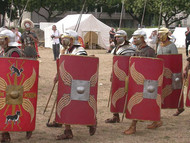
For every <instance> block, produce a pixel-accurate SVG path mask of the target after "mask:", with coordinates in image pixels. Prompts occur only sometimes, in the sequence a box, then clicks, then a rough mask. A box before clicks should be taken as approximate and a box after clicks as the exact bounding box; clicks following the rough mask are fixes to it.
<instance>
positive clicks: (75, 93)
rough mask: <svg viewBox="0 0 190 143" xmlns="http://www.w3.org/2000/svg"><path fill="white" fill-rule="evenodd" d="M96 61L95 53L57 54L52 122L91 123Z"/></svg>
mask: <svg viewBox="0 0 190 143" xmlns="http://www.w3.org/2000/svg"><path fill="white" fill-rule="evenodd" d="M98 65H99V59H98V58H97V57H87V56H74V55H62V56H61V57H60V60H59V76H58V77H59V81H58V97H57V107H56V119H55V120H56V122H58V123H63V124H80V125H94V124H95V122H96V112H97V84H98Z"/></svg>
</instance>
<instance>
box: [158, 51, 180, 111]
mask: <svg viewBox="0 0 190 143" xmlns="http://www.w3.org/2000/svg"><path fill="white" fill-rule="evenodd" d="M157 57H158V58H160V59H163V60H164V78H163V87H162V88H163V89H162V108H163V109H166V108H172V109H175V108H178V103H179V99H180V94H181V89H182V54H172V55H158V56H157ZM183 106H184V101H183V95H182V97H181V102H180V108H183Z"/></svg>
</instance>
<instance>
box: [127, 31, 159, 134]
mask: <svg viewBox="0 0 190 143" xmlns="http://www.w3.org/2000/svg"><path fill="white" fill-rule="evenodd" d="M145 39H146V33H145V32H144V31H143V30H141V29H138V30H136V31H135V32H134V33H133V43H134V45H136V46H137V50H136V54H135V55H136V56H140V57H155V56H156V55H155V50H154V49H152V48H151V47H149V46H148V45H147V44H146V42H145ZM139 78H141V77H139ZM129 84H130V83H129ZM128 90H130V89H128ZM131 119H133V118H131ZM137 122H138V120H134V119H133V121H132V123H131V126H130V128H129V129H128V130H126V131H124V134H126V135H130V134H134V133H135V132H136V124H137Z"/></svg>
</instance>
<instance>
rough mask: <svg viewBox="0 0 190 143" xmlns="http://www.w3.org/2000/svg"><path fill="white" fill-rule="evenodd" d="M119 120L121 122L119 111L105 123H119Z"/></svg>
mask: <svg viewBox="0 0 190 143" xmlns="http://www.w3.org/2000/svg"><path fill="white" fill-rule="evenodd" d="M119 122H120V119H119V114H118V113H116V114H113V117H112V118H109V119H106V120H105V123H119Z"/></svg>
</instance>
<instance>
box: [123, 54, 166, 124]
mask: <svg viewBox="0 0 190 143" xmlns="http://www.w3.org/2000/svg"><path fill="white" fill-rule="evenodd" d="M129 65H130V69H129V70H130V73H129V85H128V95H127V110H126V118H129V119H137V120H149V121H159V120H160V109H161V93H162V81H163V61H162V60H160V59H156V58H142V57H131V58H130V62H129Z"/></svg>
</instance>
